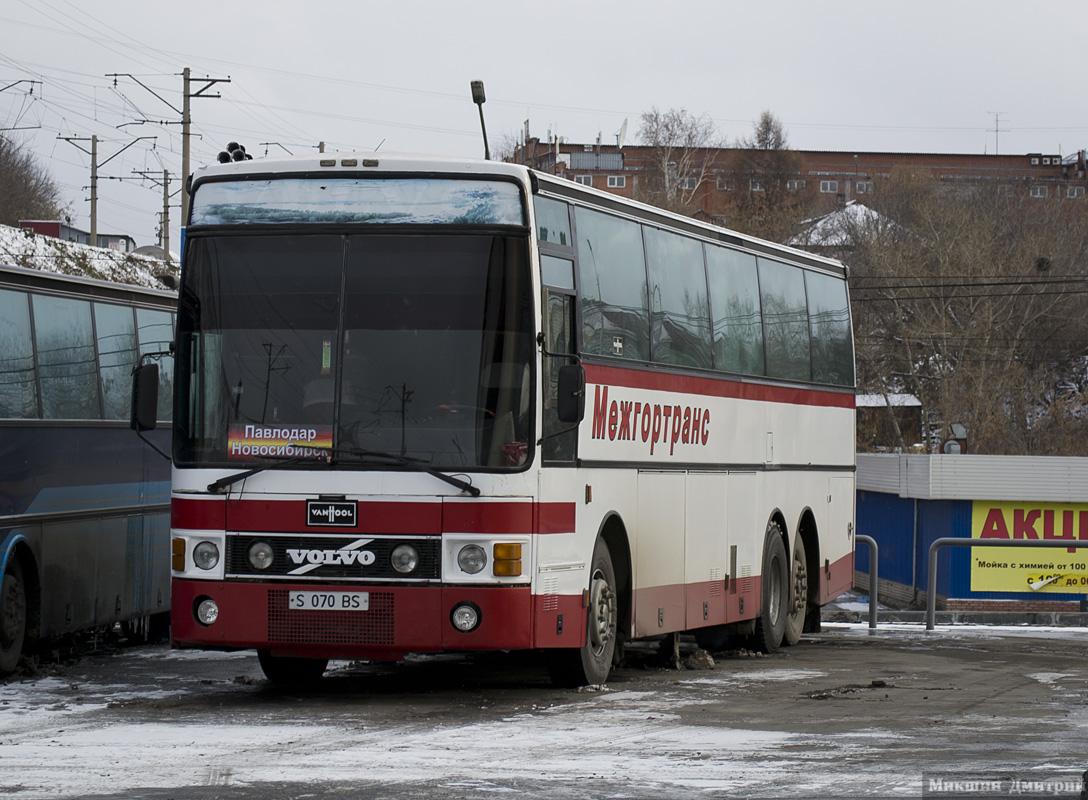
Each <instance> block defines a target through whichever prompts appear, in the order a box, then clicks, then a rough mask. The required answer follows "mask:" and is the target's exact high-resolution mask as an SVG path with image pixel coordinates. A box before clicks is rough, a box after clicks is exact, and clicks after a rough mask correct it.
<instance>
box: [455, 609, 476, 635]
mask: <svg viewBox="0 0 1088 800" xmlns="http://www.w3.org/2000/svg"><path fill="white" fill-rule="evenodd" d="M450 622H452V623H453V627H455V628H457V630H459V631H461V633H472V632H473V631H474V630H476V629H477V628H478V627H480V609H479V607H478V606H477V605H476V604H475V603H460V604H459V605H457V607H456V608H454V609H453V611H452V612H451V613H450Z"/></svg>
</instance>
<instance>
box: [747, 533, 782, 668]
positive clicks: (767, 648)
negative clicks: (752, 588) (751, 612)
mask: <svg viewBox="0 0 1088 800" xmlns="http://www.w3.org/2000/svg"><path fill="white" fill-rule="evenodd" d="M789 599H790V591H789V564H788V563H787V561H786V546H785V545H784V544H782V529H781V528H780V527H779V526H778V523H777V522H772V523H771V524H770V525H768V526H767V535H766V537H765V539H764V541H763V573H762V576H761V578H760V600H759V616H757V617H756V632H755V636H754V637H753V638H754V645H755V649H756V650H757V651H759V652H760V653H773V652H774V651H775V650H777V649H778V647H779V645H781V644H782V635H783V633H784V632H785V628H786V614H787V611H788V608H787V603H789Z"/></svg>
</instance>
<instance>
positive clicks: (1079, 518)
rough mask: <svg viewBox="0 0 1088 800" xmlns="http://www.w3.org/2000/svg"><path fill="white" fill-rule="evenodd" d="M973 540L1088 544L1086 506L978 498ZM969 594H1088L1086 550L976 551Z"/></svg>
mask: <svg viewBox="0 0 1088 800" xmlns="http://www.w3.org/2000/svg"><path fill="white" fill-rule="evenodd" d="M971 537H972V538H973V539H990V540H993V539H1008V540H1009V541H1010V542H1013V541H1032V540H1036V539H1057V540H1062V539H1068V540H1070V541H1071V542H1086V543H1088V504H1085V503H1078V504H1061V503H1026V502H992V501H988V500H975V501H974V503H972V507H971ZM971 591H973V592H1032V593H1037V594H1044V593H1045V594H1049V593H1053V592H1058V593H1064V594H1088V547H1083V548H1078V549H1071V550H1064V549H1062V548H1060V547H973V548H971Z"/></svg>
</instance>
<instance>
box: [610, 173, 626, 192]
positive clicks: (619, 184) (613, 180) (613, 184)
mask: <svg viewBox="0 0 1088 800" xmlns="http://www.w3.org/2000/svg"><path fill="white" fill-rule="evenodd" d="M625 186H627V176H626V175H609V176H608V188H609V189H622V188H624V187H625Z"/></svg>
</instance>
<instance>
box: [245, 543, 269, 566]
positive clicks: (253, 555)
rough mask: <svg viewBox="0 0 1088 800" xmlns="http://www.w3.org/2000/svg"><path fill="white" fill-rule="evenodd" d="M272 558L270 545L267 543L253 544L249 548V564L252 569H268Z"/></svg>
mask: <svg viewBox="0 0 1088 800" xmlns="http://www.w3.org/2000/svg"><path fill="white" fill-rule="evenodd" d="M274 557H275V556H274V554H273V553H272V545H270V544H269V543H268V542H254V543H253V544H252V545H250V547H249V563H250V565H251V566H252V567H253V569H268V568H269V567H271V566H272V559H273V558H274Z"/></svg>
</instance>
